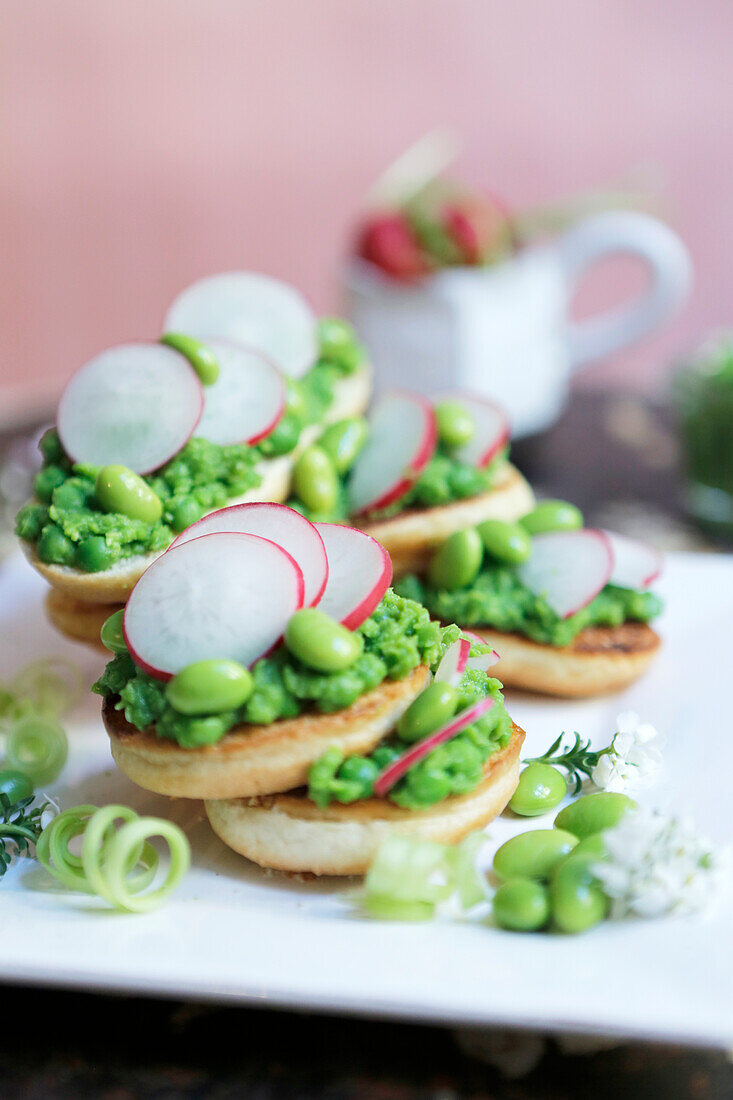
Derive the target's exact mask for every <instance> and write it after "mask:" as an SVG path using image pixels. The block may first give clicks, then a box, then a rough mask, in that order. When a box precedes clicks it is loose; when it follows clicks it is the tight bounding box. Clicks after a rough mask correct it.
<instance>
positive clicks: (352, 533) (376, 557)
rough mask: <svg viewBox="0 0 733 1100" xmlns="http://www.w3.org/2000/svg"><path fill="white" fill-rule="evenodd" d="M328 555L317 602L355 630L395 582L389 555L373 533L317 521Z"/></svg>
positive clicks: (331, 614)
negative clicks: (323, 580) (322, 584)
mask: <svg viewBox="0 0 733 1100" xmlns="http://www.w3.org/2000/svg"><path fill="white" fill-rule="evenodd" d="M315 527H316V528H317V529H318V533H319V535H320V536H321V538H322V539H323V544H324V546H325V547H326V556H327V557H328V581H327V583H326V589H325V591H324V593H323V595H322V596H321V599H320V601H319V603H318V608H319V610H320V611H325V612H326V614H327V615H330V616H331V618H333V619H338V621H339V622H340V623H343V625H344V626H345V627H348V629H349V630H356V628H357V627H358V626H361V624H362V623H363V622H364V620H365V619H368V618H369V616H370V615H371V613H372V611H373V610H374V608H375V607H376V606H377V604H378V603H379V601H380V600H381V599H382V596H383V595H384V593H385V592H386V591H387V589H388V588H389V586H390V584H391V581H392V561H391V559H390V556H389V554H388V553H387V551H386V550H385V549H384V547H383V546H382V545H381V543H378V542H377V540H376V539H373V538H372V537H371V535H365V534H364V532H363V531H356V530H354V528H353V527H342V526H341V525H340V524H338V523H316V524H315Z"/></svg>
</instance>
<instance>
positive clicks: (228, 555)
mask: <svg viewBox="0 0 733 1100" xmlns="http://www.w3.org/2000/svg"><path fill="white" fill-rule="evenodd" d="M302 606H303V574H302V573H301V571H300V569H299V567H298V565H297V564H296V562H295V561H294V560H293V558H292V557H291V556H290V554H288V553H287V551H286V550H283V548H282V547H281V546H276V545H275V543H274V542H270V540H269V539H263V538H260V536H259V535H242V534H232V533H228V532H220V533H215V534H211V535H202V536H201V537H200V538H197V539H192V540H191V541H190V542H185V543H183V544H182V545H181V546H176V547H175V548H174V549H172V550H168V552H167V553H165V554H163V555H162V557H160V558H157V559H156V561H154V562H153V564H152V565H150V566H149V567H148V568H147V569H146V571H145V572H144V573H143V575H142V577H141V578H140V580H139V581H138V582H137V584H136V585H135V587H134V588H133V590H132V593H131V595H130V598H129V600H128V601H127V607H126V608H125V617H124V633H125V641H126V642H127V647H128V649H129V650H130V653H131V654H132V657H133V660H134V661H135V663H136V664H137V665H139V666H140V667H141V668H143V669H144V670H145V671H146V672H148V673H150V675H151V676H155V677H157V678H158V679H160V680H167V679H170V677H171V676H174V675H175V674H176V673H177V672H180V670H181V669H182V668H185V667H186V665H190V664H192V662H194V661H202V660H205V659H206V658H208V657H227V658H231V659H232V660H235V661H239V662H241V664H243V665H253V664H254V663H255V661H257V660H259V658H260V657H263V656H264V655H265V654H266V653H269V651H270V650H271V649H272V648H273V646H275V645H277V643H278V641H279V640H280V638H281V637H282V635H283V632H284V630H285V627H286V625H287V622H288V620H289V618H290V616H291V615H293V614H294V613H295V612H296V611H298V610H299V609H300V608H301V607H302Z"/></svg>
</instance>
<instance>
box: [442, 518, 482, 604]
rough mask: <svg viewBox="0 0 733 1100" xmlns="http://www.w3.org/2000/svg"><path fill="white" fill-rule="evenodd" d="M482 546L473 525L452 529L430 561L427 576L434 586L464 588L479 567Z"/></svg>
mask: <svg viewBox="0 0 733 1100" xmlns="http://www.w3.org/2000/svg"><path fill="white" fill-rule="evenodd" d="M483 554H484V548H483V544H482V542H481V539H480V537H479V534H478V532H477V531H476V530H475V528H473V527H466V528H465V529H464V530H463V531H454V532H453V534H452V535H449V537H448V538H447V539H446V540H445V542H444V543H443V545H442V546H441V547H440V549H439V550H438V552H437V553H436V554H435V556H434V557H433V559H432V561H431V562H430V566H429V569H428V578H429V580H430V583H431V584H432V585H434V586H435V587H436V588H446V589H448V590H449V591H452V590H453V589H455V588H465V587H466V585H468V584H470V583H471V581H472V580H474V578H475V577H476V575H477V573H478V571H479V569H480V568H481V561H482V559H483Z"/></svg>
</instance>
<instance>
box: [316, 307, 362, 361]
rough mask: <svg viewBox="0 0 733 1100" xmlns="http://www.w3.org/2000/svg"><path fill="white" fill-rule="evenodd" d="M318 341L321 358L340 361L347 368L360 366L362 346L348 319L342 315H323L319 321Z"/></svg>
mask: <svg viewBox="0 0 733 1100" xmlns="http://www.w3.org/2000/svg"><path fill="white" fill-rule="evenodd" d="M318 342H319V347H320V354H321V358H323V359H331V360H333V361H334V362H336V363H340V364H341V366H342V367H344V368H345V369H346V370H353V369H354V367H356V366H358V365H359V363H360V361H361V358H362V353H361V348H360V347H359V342H358V340H357V339H356V333H355V332H354V330H353V328H352V327H351V325H350V324H349V323H348V321H343V320H342V319H341V318H340V317H323V318H321V320H320V321H319V322H318Z"/></svg>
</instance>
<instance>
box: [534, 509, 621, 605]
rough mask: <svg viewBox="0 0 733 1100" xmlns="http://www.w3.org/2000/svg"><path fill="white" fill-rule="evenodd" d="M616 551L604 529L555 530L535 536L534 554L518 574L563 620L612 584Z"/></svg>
mask: <svg viewBox="0 0 733 1100" xmlns="http://www.w3.org/2000/svg"><path fill="white" fill-rule="evenodd" d="M612 569H613V551H612V550H611V543H610V541H609V539H608V536H607V535H606V534H605V532H603V531H595V530H593V529H592V528H589V527H586V528H585V529H584V530H582V531H551V532H549V533H548V534H546V535H536V536H535V537H534V538H533V539H532V553H531V555H530V557H529V558H528V559H527V561H525V562H523V563H522V564H521V565H520V566H518V567H517V575H518V577H519V579H520V581H521V582H522V584H524V585H526V586H527V588H529V590H530V591H531V592H534V594H535V595H536V596H544V598H545V599H546V600H547V602H548V603H549V605H550V607H551V608H552V609H553V611H555V612H556V613H557V614H558V615H559V616H560V618H561V619H567V618H568V617H569V616H570V615H573V614H575V612H576V611H579V610H580V608H581V607H585V606H586V604H589V603H590V602H591V600H592V599H594V598H595V597H596V596H597V595H598V593H599V592H600V591H601V589H602V588H603V587H604V586H605V585H607V584H608V582H609V579H610V577H611V570H612Z"/></svg>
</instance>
